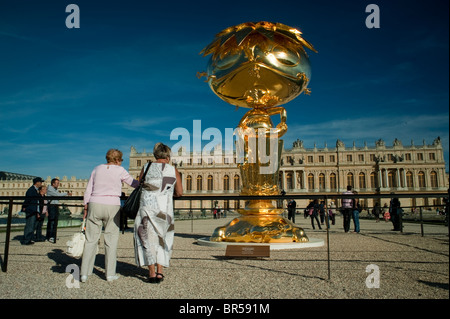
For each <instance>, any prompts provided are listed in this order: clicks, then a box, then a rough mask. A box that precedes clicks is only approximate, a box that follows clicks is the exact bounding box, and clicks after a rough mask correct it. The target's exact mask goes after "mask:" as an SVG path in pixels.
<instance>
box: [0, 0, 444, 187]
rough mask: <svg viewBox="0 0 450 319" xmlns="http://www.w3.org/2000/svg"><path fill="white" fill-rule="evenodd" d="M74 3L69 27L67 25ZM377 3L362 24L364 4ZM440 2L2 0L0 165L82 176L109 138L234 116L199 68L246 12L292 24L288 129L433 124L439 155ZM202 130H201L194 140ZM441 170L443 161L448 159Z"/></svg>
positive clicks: (369, 136) (403, 134)
mask: <svg viewBox="0 0 450 319" xmlns="http://www.w3.org/2000/svg"><path fill="white" fill-rule="evenodd" d="M70 3H75V4H77V5H78V6H79V8H80V28H79V29H68V28H67V27H66V25H65V20H66V17H67V16H68V15H69V13H66V12H65V9H66V6H67V5H68V4H70ZM371 3H375V4H377V5H378V6H379V8H380V28H379V29H369V28H367V27H366V24H365V20H366V17H367V16H368V15H369V13H366V12H365V9H366V6H367V5H368V4H371ZM448 6H449V3H448V1H445V0H428V1H424V0H423V1H422V0H421V1H403V0H402V1H399V0H391V1H381V0H370V1H363V0H345V1H325V0H317V1H301V0H295V1H288V0H279V1H264V0H262V1H233V0H230V1H227V2H223V1H217V2H213V1H195V0H192V1H158V2H155V1H152V0H150V1H136V0H128V1H103V0H102V1H92V0H91V1H82V0H70V1H69V0H68V1H60V0H53V1H23V0H19V1H17V0H14V1H13V0H0V153H1V155H2V156H1V157H0V170H2V171H9V172H15V173H23V174H30V175H37V176H42V177H44V178H46V177H47V176H52V177H53V176H60V177H62V176H68V177H69V178H70V177H71V176H76V177H78V178H87V177H89V175H90V172H91V171H92V169H93V167H95V166H96V165H98V164H100V163H103V162H104V161H105V153H106V151H107V150H108V149H109V148H119V149H121V150H122V151H123V152H124V159H125V162H124V166H125V167H126V168H128V165H129V163H128V156H129V152H130V147H131V146H134V147H135V148H136V149H137V150H138V151H143V150H144V149H145V150H147V151H151V150H152V148H153V145H154V144H155V143H156V142H159V141H161V142H164V143H166V144H168V145H170V146H172V145H174V144H175V143H176V142H177V141H171V140H170V138H169V137H170V133H171V131H172V130H173V129H175V128H177V127H184V128H186V129H188V130H189V131H190V132H192V130H193V129H192V126H193V121H194V120H201V123H202V129H203V130H204V129H206V128H208V127H216V128H218V129H220V130H222V131H223V130H224V129H225V128H234V127H235V126H236V125H237V124H238V123H239V120H240V119H241V117H242V116H243V115H244V113H245V112H246V109H238V110H236V109H235V107H233V106H231V105H229V104H227V103H225V102H223V101H222V100H220V99H219V98H218V97H217V96H216V95H215V94H214V93H213V92H212V91H211V90H210V89H209V87H208V85H207V83H205V82H204V78H202V79H198V78H197V77H196V73H197V72H199V71H205V70H206V64H207V62H208V58H209V57H206V58H205V57H202V56H201V55H199V52H200V51H201V50H202V49H203V48H204V47H205V46H206V45H208V44H209V43H210V42H211V41H212V40H213V39H214V36H215V34H216V33H218V32H219V31H221V30H223V29H225V28H227V27H229V26H233V25H236V24H240V23H243V22H249V21H271V22H281V23H284V24H286V25H289V26H292V27H296V28H298V29H300V30H301V31H302V32H303V35H304V37H305V39H307V40H308V41H309V42H311V43H312V44H313V45H314V46H315V48H316V49H317V50H318V53H317V54H316V53H313V52H310V54H309V56H310V61H311V68H312V77H311V82H310V84H309V88H310V89H311V91H312V93H311V95H310V96H307V95H303V94H302V95H300V96H299V97H297V98H296V99H295V100H293V101H291V102H289V103H288V104H286V105H285V107H286V109H287V112H288V122H287V124H288V127H289V129H288V132H287V133H286V135H285V136H284V137H283V139H284V141H285V146H286V147H287V148H290V146H291V145H292V142H293V141H295V140H296V139H297V138H299V139H301V140H303V141H304V144H305V147H307V148H312V147H313V146H314V143H316V144H317V147H319V148H321V147H323V146H324V145H325V143H327V144H328V146H329V147H334V145H335V143H336V140H337V139H341V140H342V141H344V143H345V144H346V146H351V145H352V144H353V142H355V143H356V146H361V147H362V146H363V145H364V142H367V144H368V145H369V146H374V144H375V141H376V140H378V139H380V138H382V139H384V140H385V142H386V144H387V145H392V143H393V141H394V139H395V138H398V139H400V140H401V141H402V142H403V145H410V143H411V139H413V140H414V143H415V144H416V145H421V144H422V142H423V139H425V141H426V143H427V144H431V143H432V142H433V140H434V139H435V138H436V137H437V136H440V137H441V140H442V142H443V146H444V149H445V160H446V162H447V163H448V161H449V155H448V154H449V153H448V150H449V107H448V105H449V91H448V87H449V33H448V32H449V31H448V29H449V16H448V12H449V7H448ZM205 142H208V141H205ZM447 169H448V166H447Z"/></svg>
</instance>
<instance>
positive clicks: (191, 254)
mask: <svg viewBox="0 0 450 319" xmlns="http://www.w3.org/2000/svg"><path fill="white" fill-rule="evenodd" d="M228 220H230V219H229V218H228V219H219V220H214V219H207V220H195V221H194V223H193V224H192V223H191V221H177V222H176V224H175V230H176V237H175V248H174V251H173V256H172V260H171V267H170V268H167V269H165V275H166V279H165V281H164V282H162V283H161V284H159V285H152V284H149V283H146V282H145V279H146V277H147V274H148V271H147V270H146V269H144V268H137V267H136V265H135V263H134V250H133V241H132V236H133V234H132V232H126V233H125V234H121V235H120V240H119V248H118V264H117V272H118V273H119V274H120V276H121V277H120V279H119V280H117V281H114V282H107V281H106V280H105V275H104V246H103V243H102V244H101V245H100V251H99V254H98V256H97V260H96V265H95V269H94V274H93V276H91V277H90V279H89V280H88V282H87V283H80V288H68V287H67V282H69V284H73V282H71V281H70V280H69V279H70V276H69V273H68V272H66V267H67V266H69V265H73V264H75V265H77V266H80V265H81V260H79V259H74V258H71V257H69V256H67V255H66V254H65V253H64V251H65V249H66V247H65V244H66V242H67V240H69V239H70V237H71V236H72V234H73V233H74V232H76V231H77V230H78V228H64V229H59V232H58V236H59V240H58V242H57V243H56V244H51V243H49V242H43V243H35V244H34V245H32V246H22V245H20V243H19V241H18V238H19V237H20V236H21V235H22V233H17V232H16V233H12V235H11V246H10V255H9V262H8V272H7V273H4V272H1V273H0V299H11V298H14V299H17V298H19V299H21V298H40V299H59V298H64V299H65V298H83V299H84V298H88V299H95V298H101V299H109V298H118V299H127V298H151V299H210V298H213V299H230V298H232V299H291V298H292V299H336V298H339V299H386V298H389V299H391V298H394V299H397V298H400V299H404V298H406V299H410V298H413V299H448V298H449V237H448V228H446V227H444V226H435V225H425V226H424V229H425V236H424V237H421V236H420V225H418V224H409V223H407V224H405V228H404V232H403V233H398V232H393V231H391V228H392V224H391V223H385V222H384V221H382V222H379V223H376V222H375V221H373V220H361V233H360V234H356V233H347V234H345V233H344V232H343V229H342V220H341V219H340V217H338V218H337V221H336V225H334V226H332V228H331V229H330V232H329V235H330V260H331V261H330V265H331V268H330V270H331V272H330V275H331V280H328V263H327V246H326V237H327V236H326V235H327V234H326V231H325V230H322V231H319V230H315V231H314V230H312V229H311V224H310V221H309V219H308V220H305V219H303V217H302V216H297V224H298V225H300V226H301V227H303V228H304V229H305V231H306V233H307V235H308V236H309V237H314V238H322V239H324V240H325V246H323V247H316V248H304V249H295V250H281V251H271V254H270V258H264V259H229V258H225V257H224V255H225V251H224V250H223V249H218V248H213V247H207V246H200V245H198V244H197V243H196V240H197V239H198V238H201V237H205V236H209V235H211V234H212V231H213V230H214V228H215V227H217V226H222V225H224V224H225V223H226V222H227V221H228ZM192 227H193V228H192ZM102 240H103V238H102ZM0 241H1V243H0V253H1V256H2V258H3V257H4V255H3V253H4V252H3V250H4V248H3V247H4V241H5V233H2V234H0ZM367 267H369V272H366V268H367ZM374 269H378V271H379V288H368V287H367V285H366V281H368V282H369V284H373V283H374V282H375V281H370V280H369V279H370V278H371V277H374V276H375V275H376V271H375V272H374ZM368 277H369V279H368Z"/></svg>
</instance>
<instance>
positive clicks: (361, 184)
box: [359, 172, 366, 189]
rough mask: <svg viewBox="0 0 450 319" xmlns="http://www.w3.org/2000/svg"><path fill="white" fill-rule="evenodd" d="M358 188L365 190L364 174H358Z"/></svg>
mask: <svg viewBox="0 0 450 319" xmlns="http://www.w3.org/2000/svg"><path fill="white" fill-rule="evenodd" d="M359 188H360V189H361V188H366V174H364V173H363V172H361V173H359Z"/></svg>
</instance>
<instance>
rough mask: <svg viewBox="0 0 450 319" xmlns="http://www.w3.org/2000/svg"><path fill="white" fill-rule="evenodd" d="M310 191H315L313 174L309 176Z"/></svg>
mask: <svg viewBox="0 0 450 319" xmlns="http://www.w3.org/2000/svg"><path fill="white" fill-rule="evenodd" d="M308 189H310V190H313V189H314V175H313V174H312V173H310V174H309V175H308Z"/></svg>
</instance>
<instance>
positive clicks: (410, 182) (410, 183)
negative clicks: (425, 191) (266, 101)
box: [185, 171, 439, 191]
mask: <svg viewBox="0 0 450 319" xmlns="http://www.w3.org/2000/svg"><path fill="white" fill-rule="evenodd" d="M299 177H300V179H299V183H300V187H301V188H305V184H304V181H303V180H302V178H301V177H302V174H300V175H299ZM405 177H406V178H405V181H403V179H402V178H399V180H398V179H397V177H396V172H395V171H388V172H387V180H384V178H383V176H382V178H381V179H382V181H381V183H382V184H380V183H379V182H380V181H378V177H377V174H376V173H375V172H372V173H370V176H369V183H370V184H369V187H367V186H368V185H367V178H366V174H365V173H363V172H360V173H359V175H358V176H357V178H358V187H357V188H359V189H366V188H373V189H374V188H377V187H408V188H412V187H414V175H413V173H412V172H411V171H407V172H406V173H405ZM355 178H356V176H355V175H354V174H353V173H348V174H347V176H346V182H347V183H346V185H351V186H353V187H355V186H356V185H355ZM230 179H231V178H230V176H229V175H225V176H224V177H223V188H222V190H223V191H229V190H230ZM280 180H281V175H280ZM325 180H326V179H325V174H323V173H320V174H319V176H318V179H317V181H318V183H319V184H318V186H319V187H318V188H319V190H324V189H326V186H327V185H326V181H325ZM193 182H194V180H193V178H192V176H191V175H188V176H187V177H186V186H185V187H186V191H193V190H194V189H193ZM195 182H196V186H197V187H196V190H197V191H202V190H203V176H202V175H198V176H197V177H196V179H195ZM405 182H406V185H404V183H405ZM315 183H316V180H315V176H314V174H313V173H309V174H308V176H307V186H308V189H311V190H313V189H316V185H315ZM233 184H234V185H233V186H234V187H233V189H234V190H239V189H240V176H239V175H234V177H233ZM206 186H207V188H206V190H207V191H212V190H213V189H214V177H213V176H212V175H208V177H207V183H206ZM281 186H282V188H284V189H286V190H292V189H294V188H296V187H295V180H294V173H292V172H287V173H286V186H285V187H283V185H281ZM328 186H329V189H337V176H336V174H335V173H331V174H330V176H329V185H328ZM417 186H418V187H419V188H425V187H427V185H426V176H425V172H423V171H419V172H418V173H417ZM429 186H430V187H432V188H436V187H439V183H438V175H437V173H436V172H435V171H431V172H430V185H429Z"/></svg>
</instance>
